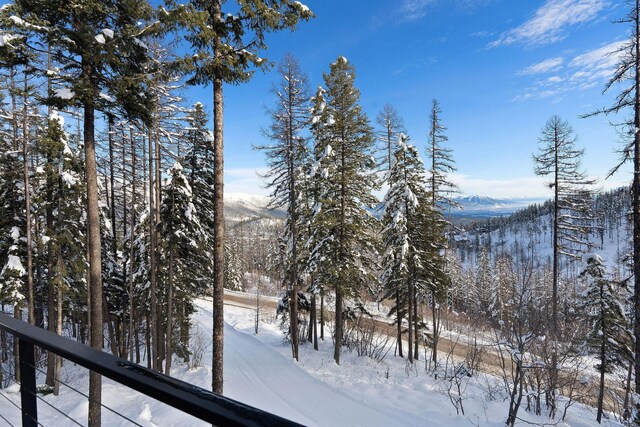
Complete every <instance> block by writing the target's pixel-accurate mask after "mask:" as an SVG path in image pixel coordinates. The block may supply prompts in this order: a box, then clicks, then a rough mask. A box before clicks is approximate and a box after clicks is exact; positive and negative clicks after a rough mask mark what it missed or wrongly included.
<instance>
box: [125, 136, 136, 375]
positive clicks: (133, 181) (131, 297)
mask: <svg viewBox="0 0 640 427" xmlns="http://www.w3.org/2000/svg"><path fill="white" fill-rule="evenodd" d="M129 138H130V140H131V141H130V142H131V238H130V241H129V360H133V346H134V341H133V334H134V330H133V319H134V317H135V313H136V308H135V302H134V295H133V271H134V269H133V258H134V256H135V252H134V245H133V238H134V230H135V226H136V146H135V141H134V139H133V128H132V127H130V128H129ZM123 145H124V141H123ZM122 158H123V162H124V156H122ZM123 168H124V164H123ZM125 204H126V203H125ZM136 332H137V331H136ZM135 345H136V347H138V343H137V340H136V342H135ZM136 354H137V355H138V358H137V362H139V361H140V357H139V354H140V349H139V348H138V349H137V350H136ZM137 362H136V363H137Z"/></svg>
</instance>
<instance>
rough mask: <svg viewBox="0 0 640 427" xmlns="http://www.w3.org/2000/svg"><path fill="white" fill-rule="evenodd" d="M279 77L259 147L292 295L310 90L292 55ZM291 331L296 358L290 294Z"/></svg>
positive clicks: (298, 259) (298, 265)
mask: <svg viewBox="0 0 640 427" xmlns="http://www.w3.org/2000/svg"><path fill="white" fill-rule="evenodd" d="M278 72H279V74H280V77H281V80H280V82H279V83H278V85H277V86H276V87H274V90H273V92H274V93H275V94H276V96H277V98H278V101H277V104H276V108H275V109H274V110H272V111H271V112H270V115H271V119H272V124H271V128H270V129H269V130H268V131H265V132H264V133H265V134H266V136H267V137H268V138H269V139H270V140H271V141H273V145H265V146H261V147H258V148H260V149H261V150H264V151H265V153H266V156H267V164H268V166H269V171H268V172H267V174H266V176H265V178H266V179H267V185H268V186H269V188H271V189H272V193H271V198H272V201H271V206H273V207H286V209H287V220H286V224H285V232H284V236H283V238H284V240H285V241H286V248H287V254H286V258H287V259H286V261H285V262H286V265H285V270H286V271H287V276H288V280H287V282H288V285H287V286H288V290H289V291H290V293H291V294H292V295H297V294H298V283H299V281H300V275H301V274H300V273H301V270H302V265H301V261H302V259H303V256H301V254H300V253H301V249H302V247H303V245H304V240H305V229H304V223H303V222H302V220H303V219H304V218H303V216H302V215H301V210H302V209H303V208H304V206H303V204H304V198H305V197H304V196H305V192H304V191H301V190H302V189H303V182H301V181H303V175H304V166H305V161H306V157H307V148H306V144H305V142H306V141H305V138H303V137H302V131H303V130H304V129H305V127H306V126H307V125H308V123H309V94H308V88H307V77H306V76H305V75H304V74H303V73H302V71H301V70H300V66H299V64H298V62H297V61H296V60H295V58H294V57H293V56H291V55H286V56H285V57H284V59H283V61H282V63H281V64H280V66H279V67H278ZM289 301H290V304H291V307H290V309H289V313H290V314H291V315H290V317H289V318H290V328H289V329H290V331H289V337H290V338H291V349H292V355H293V358H294V359H296V360H298V341H299V337H298V304H297V299H296V298H291V299H290V300H289Z"/></svg>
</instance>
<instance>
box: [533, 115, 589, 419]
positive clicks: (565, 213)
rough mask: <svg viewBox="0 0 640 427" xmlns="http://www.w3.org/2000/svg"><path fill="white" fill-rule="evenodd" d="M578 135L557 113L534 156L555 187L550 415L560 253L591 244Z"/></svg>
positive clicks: (540, 171)
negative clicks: (589, 241) (588, 237)
mask: <svg viewBox="0 0 640 427" xmlns="http://www.w3.org/2000/svg"><path fill="white" fill-rule="evenodd" d="M575 142H576V136H575V135H574V133H573V129H572V127H571V125H569V123H568V122H567V121H564V120H562V119H561V118H560V117H558V116H552V117H551V118H550V119H549V120H548V121H547V123H546V124H545V125H544V127H543V128H542V131H541V135H540V138H539V140H538V146H539V154H538V155H534V156H533V160H534V164H535V166H534V171H535V173H536V174H537V175H541V176H549V177H550V181H549V183H548V187H549V188H550V189H552V190H553V210H552V215H553V234H552V249H553V259H552V262H553V266H552V278H553V283H552V288H551V319H550V325H549V334H550V337H551V340H552V343H553V344H552V345H553V350H552V351H553V352H552V365H553V366H552V367H551V369H550V371H549V374H550V378H549V387H550V390H549V393H550V396H551V397H550V399H549V406H550V408H549V409H550V416H551V417H552V418H553V416H554V415H555V410H556V407H555V393H556V390H555V388H556V386H557V367H556V362H557V353H558V350H557V342H558V339H560V338H561V337H560V336H559V332H560V329H559V325H558V298H559V296H558V281H559V275H560V272H559V259H560V256H561V255H565V256H570V257H571V256H573V257H575V256H577V254H578V253H579V251H580V250H585V249H587V248H588V247H589V245H588V240H587V236H588V233H589V232H590V231H591V229H592V224H591V222H592V220H593V214H592V212H591V206H590V204H591V198H592V194H591V191H590V186H592V185H593V184H594V181H593V180H591V179H588V178H587V176H586V173H585V172H584V171H583V170H582V168H581V165H580V160H581V158H582V155H583V154H584V150H579V149H577V148H576V146H575Z"/></svg>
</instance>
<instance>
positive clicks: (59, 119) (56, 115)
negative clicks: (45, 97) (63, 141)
mask: <svg viewBox="0 0 640 427" xmlns="http://www.w3.org/2000/svg"><path fill="white" fill-rule="evenodd" d="M49 120H53V121H57V122H58V124H59V125H60V128H62V129H64V117H62V116H61V115H60V113H58V112H57V111H56V110H52V111H51V114H49Z"/></svg>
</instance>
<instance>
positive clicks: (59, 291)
mask: <svg viewBox="0 0 640 427" xmlns="http://www.w3.org/2000/svg"><path fill="white" fill-rule="evenodd" d="M56 252H57V254H56V258H57V261H56V275H58V280H56V282H57V283H56V291H57V292H56V334H58V335H59V336H62V283H63V279H62V250H61V249H60V247H58V250H57V251H56ZM61 371H62V356H56V372H55V381H54V386H53V395H54V396H58V395H59V394H60V373H61Z"/></svg>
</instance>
